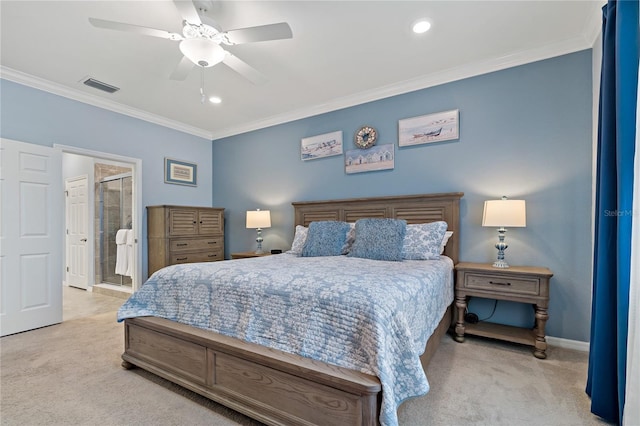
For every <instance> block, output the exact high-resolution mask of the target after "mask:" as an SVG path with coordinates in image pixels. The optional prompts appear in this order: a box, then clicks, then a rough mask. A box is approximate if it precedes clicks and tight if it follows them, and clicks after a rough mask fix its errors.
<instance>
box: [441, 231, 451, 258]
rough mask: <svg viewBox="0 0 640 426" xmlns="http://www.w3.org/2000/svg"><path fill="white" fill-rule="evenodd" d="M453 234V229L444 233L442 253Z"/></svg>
mask: <svg viewBox="0 0 640 426" xmlns="http://www.w3.org/2000/svg"><path fill="white" fill-rule="evenodd" d="M452 235H453V231H447V232H445V233H444V237H443V238H442V243H441V244H440V254H442V253H444V248H445V246H446V245H447V241H449V238H451V236H452Z"/></svg>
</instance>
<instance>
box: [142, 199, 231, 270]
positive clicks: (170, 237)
mask: <svg viewBox="0 0 640 426" xmlns="http://www.w3.org/2000/svg"><path fill="white" fill-rule="evenodd" d="M147 225H148V226H147V239H148V251H149V264H148V267H149V275H151V274H153V273H154V272H155V271H157V270H158V269H160V268H164V267H165V266H169V265H175V264H178V263H194V262H212V261H217V260H224V209H223V208H216V207H188V206H167V205H163V206H148V207H147Z"/></svg>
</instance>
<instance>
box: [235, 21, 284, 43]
mask: <svg viewBox="0 0 640 426" xmlns="http://www.w3.org/2000/svg"><path fill="white" fill-rule="evenodd" d="M226 34H227V38H228V39H229V41H230V42H231V43H233V44H242V43H254V42H258V41H267V40H281V39H284V38H292V37H293V33H292V32H291V27H289V24H287V23H286V22H280V23H279V24H269V25H260V26H257V27H249V28H240V29H237V30H231V31H227V32H226Z"/></svg>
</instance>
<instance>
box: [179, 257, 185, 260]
mask: <svg viewBox="0 0 640 426" xmlns="http://www.w3.org/2000/svg"><path fill="white" fill-rule="evenodd" d="M187 259H188V257H179V258H177V259H176V260H187Z"/></svg>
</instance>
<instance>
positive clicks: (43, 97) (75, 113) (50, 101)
mask: <svg viewBox="0 0 640 426" xmlns="http://www.w3.org/2000/svg"><path fill="white" fill-rule="evenodd" d="M0 93H1V94H2V96H1V99H0V100H1V104H0V107H1V108H0V124H1V125H0V136H1V137H3V138H6V139H14V140H17V141H21V142H28V143H33V144H37V145H45V146H53V145H54V144H61V145H69V146H74V147H78V148H84V149H90V150H93V151H100V152H105V153H109V154H117V155H122V156H126V157H132V158H137V159H141V160H142V203H143V207H144V206H148V205H157V204H182V205H194V206H211V205H212V204H211V193H212V171H211V161H210V158H211V152H212V147H211V141H208V140H206V139H203V138H199V137H196V136H192V135H188V134H185V133H182V132H179V131H176V130H172V129H169V128H166V127H163V126H159V125H157V124H153V123H149V122H147V121H142V120H138V119H135V118H131V117H128V116H125V115H122V114H118V113H115V112H111V111H107V110H104V109H101V108H97V107H93V106H90V105H87V104H84V103H81V102H77V101H73V100H70V99H67V98H64V97H61V96H57V95H53V94H51V93H48V92H44V91H41V90H36V89H33V88H30V87H27V86H23V85H20V84H16V83H14V82H11V81H7V80H0ZM164 157H172V158H178V159H181V160H187V161H192V162H194V163H197V164H198V186H197V187H188V186H182V185H169V184H165V183H164ZM143 221H144V223H143V224H142V233H143V235H142V237H143V241H146V238H147V236H146V235H147V226H146V211H145V212H144V217H143ZM142 247H143V253H142V257H143V259H142V265H141V266H142V277H143V279H144V278H145V277H146V276H147V245H146V243H145V244H143V246H142Z"/></svg>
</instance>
